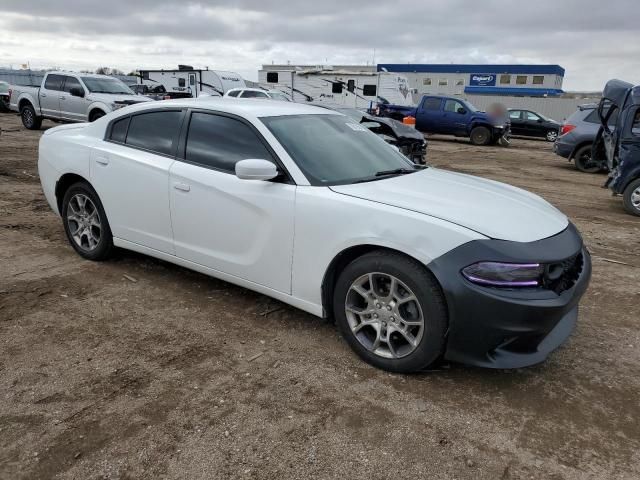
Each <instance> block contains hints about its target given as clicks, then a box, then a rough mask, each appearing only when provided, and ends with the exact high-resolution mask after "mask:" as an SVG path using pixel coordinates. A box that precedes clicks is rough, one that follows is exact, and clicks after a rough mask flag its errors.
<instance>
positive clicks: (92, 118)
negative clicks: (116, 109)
mask: <svg viewBox="0 0 640 480" xmlns="http://www.w3.org/2000/svg"><path fill="white" fill-rule="evenodd" d="M105 115H106V114H105V113H104V112H103V111H102V110H94V111H93V112H91V115H89V121H90V122H95V121H96V120H98V119H99V118H102V117H104V116H105Z"/></svg>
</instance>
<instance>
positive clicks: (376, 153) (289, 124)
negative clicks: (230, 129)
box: [260, 114, 417, 185]
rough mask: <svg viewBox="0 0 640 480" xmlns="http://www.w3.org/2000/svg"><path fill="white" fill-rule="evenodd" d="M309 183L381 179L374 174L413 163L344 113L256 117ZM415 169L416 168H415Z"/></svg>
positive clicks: (337, 182) (410, 168)
mask: <svg viewBox="0 0 640 480" xmlns="http://www.w3.org/2000/svg"><path fill="white" fill-rule="evenodd" d="M260 120H261V121H262V123H264V124H265V125H266V126H267V128H268V129H269V130H270V131H271V133H272V134H273V135H274V136H275V137H276V139H277V140H278V141H279V142H280V144H281V145H282V146H283V147H284V149H285V150H286V151H287V153H288V154H289V155H290V156H291V158H293V160H294V161H295V162H296V164H297V165H298V167H300V170H302V172H303V173H304V174H305V176H306V177H307V179H308V180H309V183H311V184H312V185H340V184H347V183H354V182H358V181H374V180H379V179H381V178H385V176H386V175H382V176H378V177H376V173H379V172H386V171H390V170H396V169H408V170H410V171H413V170H414V168H415V167H414V166H413V164H412V163H411V162H410V161H409V160H408V159H407V158H406V157H404V156H403V155H402V154H401V153H400V152H398V151H397V150H394V148H393V147H391V146H389V145H388V144H387V143H385V141H384V140H382V139H381V138H379V137H378V136H377V135H376V134H374V133H372V132H370V131H369V130H368V129H366V128H365V127H363V126H362V125H360V124H358V123H355V122H354V120H353V119H351V118H349V117H345V116H344V115H332V114H328V115H289V116H283V117H265V118H261V119H260ZM416 171H417V170H416Z"/></svg>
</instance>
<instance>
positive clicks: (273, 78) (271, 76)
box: [267, 72, 278, 83]
mask: <svg viewBox="0 0 640 480" xmlns="http://www.w3.org/2000/svg"><path fill="white" fill-rule="evenodd" d="M267 83H278V72H267Z"/></svg>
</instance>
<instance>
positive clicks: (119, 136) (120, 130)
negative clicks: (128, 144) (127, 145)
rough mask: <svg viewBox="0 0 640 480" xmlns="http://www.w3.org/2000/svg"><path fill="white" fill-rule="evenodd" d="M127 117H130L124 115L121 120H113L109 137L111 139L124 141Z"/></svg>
mask: <svg viewBox="0 0 640 480" xmlns="http://www.w3.org/2000/svg"><path fill="white" fill-rule="evenodd" d="M129 118H130V117H126V118H123V119H122V120H118V121H117V122H113V126H112V127H111V136H110V137H109V138H110V139H111V140H112V141H114V142H118V143H124V140H125V138H127V127H128V126H129Z"/></svg>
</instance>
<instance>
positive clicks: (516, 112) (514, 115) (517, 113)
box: [509, 110, 520, 120]
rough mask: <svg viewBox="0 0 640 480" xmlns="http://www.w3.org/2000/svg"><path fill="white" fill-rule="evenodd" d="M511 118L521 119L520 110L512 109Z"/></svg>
mask: <svg viewBox="0 0 640 480" xmlns="http://www.w3.org/2000/svg"><path fill="white" fill-rule="evenodd" d="M509 118H511V120H520V110H511V111H510V112H509Z"/></svg>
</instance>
